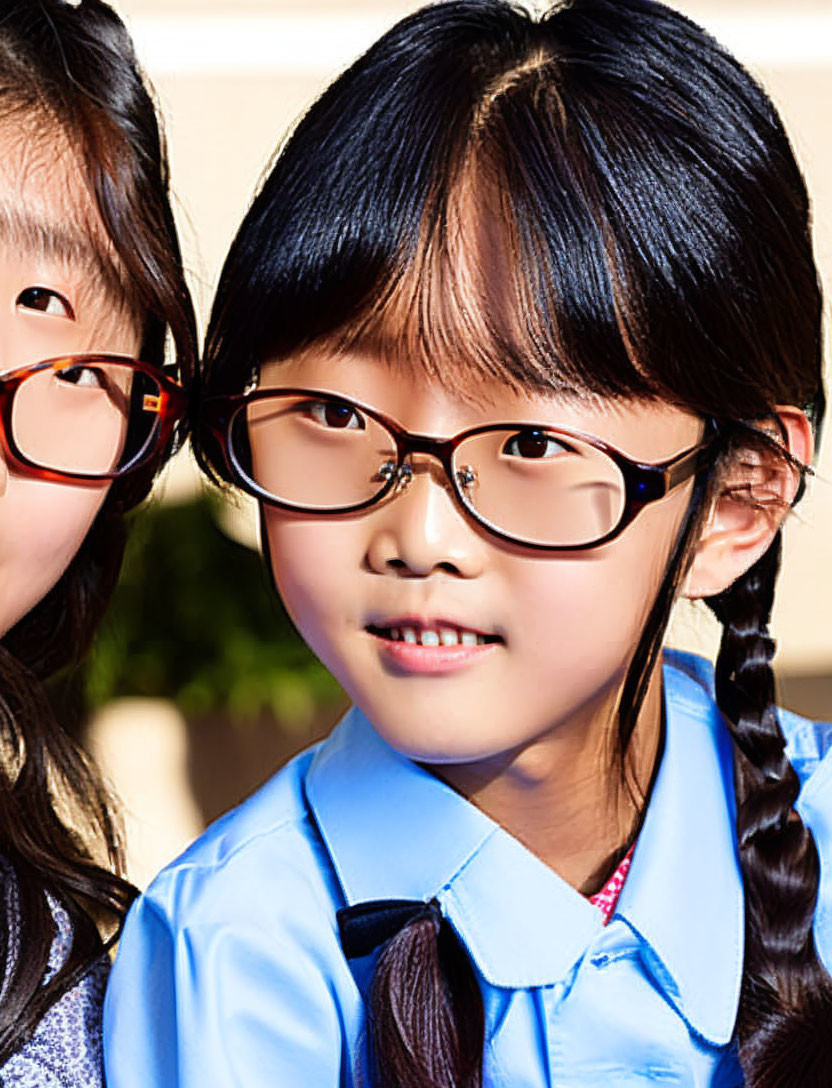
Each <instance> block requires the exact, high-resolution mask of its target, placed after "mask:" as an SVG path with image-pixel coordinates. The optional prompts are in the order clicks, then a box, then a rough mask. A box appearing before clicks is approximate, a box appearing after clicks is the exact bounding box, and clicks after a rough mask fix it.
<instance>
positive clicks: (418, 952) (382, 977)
mask: <svg viewBox="0 0 832 1088" xmlns="http://www.w3.org/2000/svg"><path fill="white" fill-rule="evenodd" d="M370 1033H371V1044H372V1053H373V1062H374V1066H375V1072H374V1079H373V1084H374V1085H375V1086H376V1088H451V1086H453V1088H480V1085H481V1084H482V1055H483V1048H484V1045H485V1026H484V1015H483V1006H482V995H481V993H480V988H479V984H478V982H477V979H476V976H475V974H474V970H473V968H472V966H471V963H470V961H469V959H468V956H467V955H466V953H465V951H464V949H463V948H462V947H461V945H460V943H459V941H458V940H457V938H456V936H455V934H454V932H453V930H452V929H451V927H450V925H449V924H448V923H447V922H446V921H445V920H444V919H443V918H442V915H441V913H440V911H439V907H438V905H437V904H435V903H430V904H427V906H426V908H425V910H424V911H423V912H420V914H418V915H417V916H416V917H415V918H414V919H413V920H412V921H411V922H409V923H408V924H407V925H406V926H404V928H403V929H401V930H400V931H399V932H398V933H397V934H396V935H395V936H394V937H392V938H391V939H390V940H389V941H388V942H387V943H386V944H385V945H384V947H383V948H382V951H381V953H380V955H379V959H378V964H377V966H376V972H375V976H374V978H373V985H372V992H371V997H370Z"/></svg>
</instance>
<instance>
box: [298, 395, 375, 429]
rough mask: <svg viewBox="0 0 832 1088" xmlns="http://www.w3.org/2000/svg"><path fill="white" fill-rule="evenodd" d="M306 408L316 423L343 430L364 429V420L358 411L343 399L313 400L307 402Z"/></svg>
mask: <svg viewBox="0 0 832 1088" xmlns="http://www.w3.org/2000/svg"><path fill="white" fill-rule="evenodd" d="M306 410H307V411H308V412H309V414H310V416H311V417H312V418H313V419H314V420H315V422H316V423H320V425H321V426H322V427H330V428H333V429H337V430H342V431H363V430H364V426H365V424H364V420H363V418H362V417H361V416H360V415H359V414H358V412H357V411H356V410H355V408H353V407H352V406H351V405H349V404H344V402H343V401H334V400H312V401H308V402H307V404H306Z"/></svg>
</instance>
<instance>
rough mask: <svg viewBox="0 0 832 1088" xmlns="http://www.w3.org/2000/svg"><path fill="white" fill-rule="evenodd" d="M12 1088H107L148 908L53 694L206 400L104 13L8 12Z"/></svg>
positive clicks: (4, 80) (6, 595) (160, 191)
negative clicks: (125, 984)
mask: <svg viewBox="0 0 832 1088" xmlns="http://www.w3.org/2000/svg"><path fill="white" fill-rule="evenodd" d="M0 148H2V156H0V636H1V637H2V642H0V1083H2V1084H3V1085H7V1086H9V1088H35V1086H36V1088H58V1086H60V1088H96V1086H99V1085H101V1084H102V1083H103V1073H102V1068H101V1065H102V1062H101V1003H102V1000H103V992H104V984H105V981H106V977H107V969H108V966H109V958H108V954H107V952H108V948H109V947H110V946H111V945H112V944H113V942H114V941H115V938H116V936H117V934H118V930H119V927H120V925H121V921H122V919H123V917H124V914H125V913H126V910H127V907H128V906H129V904H130V902H131V900H132V898H133V897H134V895H135V889H133V888H132V887H131V885H130V884H129V883H127V881H126V880H125V879H124V877H123V866H122V855H121V843H120V839H119V836H118V835H117V833H116V831H117V828H116V825H115V822H114V820H113V817H112V814H111V810H110V804H109V797H108V794H107V792H106V791H105V789H104V787H103V785H102V784H101V782H100V781H99V778H98V776H97V774H96V772H95V769H94V767H93V766H92V764H91V762H90V761H89V759H87V758H86V756H85V755H84V754H83V752H82V751H81V750H80V748H79V747H78V746H77V745H76V744H75V743H74V742H73V740H72V739H71V738H70V737H69V736H68V735H67V733H66V732H64V730H63V729H62V728H61V725H60V723H59V722H57V721H56V720H55V716H54V714H53V712H52V710H51V708H50V705H49V703H48V701H47V699H46V696H45V695H44V692H43V689H42V688H41V685H40V681H41V680H43V679H45V678H47V677H49V676H51V675H53V674H54V673H55V672H57V671H58V670H59V669H61V668H63V667H66V666H70V665H73V664H75V663H77V662H78V661H79V660H80V658H81V656H82V655H83V653H84V651H85V650H86V649H87V647H88V645H89V643H90V641H91V639H92V637H93V634H94V631H95V628H96V624H97V622H98V620H99V619H100V618H101V615H102V613H103V611H104V609H105V607H106V605H107V601H108V599H109V596H110V593H111V591H112V588H113V586H114V584H115V580H116V577H117V575H118V571H119V567H120V564H121V557H122V552H123V549H124V537H125V528H124V520H125V513H126V512H127V511H128V510H129V509H130V508H131V507H132V506H134V505H135V504H136V503H137V502H138V501H139V500H140V499H141V498H143V497H144V495H146V493H147V491H148V489H149V487H150V484H151V482H152V479H153V476H154V474H155V471H156V469H157V468H158V466H159V464H160V462H161V460H162V458H163V456H164V454H165V453H166V452H169V449H170V445H171V439H172V436H173V428H174V426H175V424H176V423H177V421H178V420H179V418H180V417H181V416H182V415H183V414H184V409H185V404H184V401H185V397H184V394H183V392H182V390H181V388H180V387H179V386H178V385H177V384H176V382H175V381H174V380H172V374H175V373H176V367H175V366H170V367H166V366H165V360H166V339H167V337H168V334H171V336H172V340H173V342H174V345H175V353H176V356H177V359H178V361H179V363H180V364H181V366H182V368H183V370H184V371H185V372H186V373H187V372H188V371H189V369H190V368H191V365H192V362H193V357H194V339H195V337H194V331H193V329H194V321H193V312H192V308H191V303H190V298H189V295H188V291H187V288H186V285H185V280H184V275H183V269H182V261H181V258H180V254H179V246H178V242H177V237H176V232H175V229H174V225H173V216H172V213H171V208H170V203H169V198H168V177H167V160H166V157H165V151H164V145H163V142H162V139H161V135H160V132H159V128H158V123H157V118H156V112H155V109H154V105H153V101H152V99H151V97H150V94H149V92H148V89H147V87H146V85H145V83H144V81H143V78H142V75H141V73H140V71H139V68H138V65H137V62H136V59H135V56H134V53H133V47H132V43H131V41H130V37H129V35H128V34H127V31H126V30H125V28H124V26H123V24H122V23H121V21H120V20H119V18H118V16H117V15H116V14H115V12H114V11H113V10H112V9H111V8H110V7H109V6H108V5H107V4H105V3H102V2H101V0H83V2H82V3H78V4H68V3H64V2H62V0H2V2H0Z"/></svg>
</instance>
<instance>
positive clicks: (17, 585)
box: [0, 473, 108, 633]
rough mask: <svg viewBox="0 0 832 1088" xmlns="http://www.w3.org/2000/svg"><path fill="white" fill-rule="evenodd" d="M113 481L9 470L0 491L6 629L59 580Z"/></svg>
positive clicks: (0, 606)
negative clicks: (76, 482) (84, 481)
mask: <svg viewBox="0 0 832 1088" xmlns="http://www.w3.org/2000/svg"><path fill="white" fill-rule="evenodd" d="M107 490H108V489H107V487H106V486H105V487H75V486H73V485H71V484H59V483H48V482H46V481H42V480H34V479H31V478H29V477H24V476H17V475H15V474H11V473H10V474H8V475H7V477H6V481H5V488H4V490H3V494H2V496H0V631H1V632H3V633H5V631H7V630H9V628H11V627H13V626H14V624H15V623H17V622H18V621H19V620H21V619H22V618H23V616H25V615H26V613H27V612H28V611H29V610H30V609H32V608H33V607H34V606H35V605H36V604H38V603H39V602H40V601H41V600H42V599H43V597H45V596H46V594H47V593H48V592H49V590H51V589H52V587H53V586H54V585H55V584H56V583H57V582H58V580H59V579H60V578H61V576H62V575H63V573H64V571H65V570H66V569H67V567H68V566H69V564H70V563H71V562H72V559H73V558H74V556H75V554H76V552H77V551H78V549H79V548H80V546H81V544H82V543H83V540H84V538H85V537H86V535H87V533H88V532H89V530H90V527H91V525H92V523H93V521H94V520H95V517H96V514H97V513H98V511H99V510H100V508H101V505H102V503H103V502H104V498H105V497H106V494H107Z"/></svg>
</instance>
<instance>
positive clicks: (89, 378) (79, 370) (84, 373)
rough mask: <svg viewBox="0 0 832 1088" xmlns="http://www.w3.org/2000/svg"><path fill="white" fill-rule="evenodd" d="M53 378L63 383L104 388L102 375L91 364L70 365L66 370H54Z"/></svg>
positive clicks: (89, 387)
mask: <svg viewBox="0 0 832 1088" xmlns="http://www.w3.org/2000/svg"><path fill="white" fill-rule="evenodd" d="M55 380H56V381H58V382H61V383H63V384H65V385H77V386H82V387H86V388H88V389H103V388H104V377H103V375H102V374H101V372H100V371H99V370H96V369H95V367H91V366H71V367H67V369H66V370H56V371H55Z"/></svg>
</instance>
